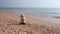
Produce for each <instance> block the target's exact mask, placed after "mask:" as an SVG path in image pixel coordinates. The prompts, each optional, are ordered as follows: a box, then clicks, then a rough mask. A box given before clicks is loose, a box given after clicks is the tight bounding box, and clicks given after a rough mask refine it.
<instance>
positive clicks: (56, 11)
mask: <svg viewBox="0 0 60 34" xmlns="http://www.w3.org/2000/svg"><path fill="white" fill-rule="evenodd" d="M0 10H6V11H14V12H16V13H20V12H25V13H29V14H35V15H36V14H38V15H39V14H43V15H48V16H60V8H0Z"/></svg>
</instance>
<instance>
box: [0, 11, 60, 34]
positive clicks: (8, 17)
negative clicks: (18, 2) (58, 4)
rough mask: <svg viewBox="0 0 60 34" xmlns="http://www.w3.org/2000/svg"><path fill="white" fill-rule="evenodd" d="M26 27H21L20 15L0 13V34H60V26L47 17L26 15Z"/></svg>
mask: <svg viewBox="0 0 60 34" xmlns="http://www.w3.org/2000/svg"><path fill="white" fill-rule="evenodd" d="M24 15H25V17H26V21H27V22H26V25H19V23H20V17H19V16H20V14H18V15H17V14H16V13H14V12H12V13H10V12H0V34H60V24H59V23H53V21H51V19H50V20H49V18H48V17H46V16H35V15H30V14H27V13H24Z"/></svg>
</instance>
